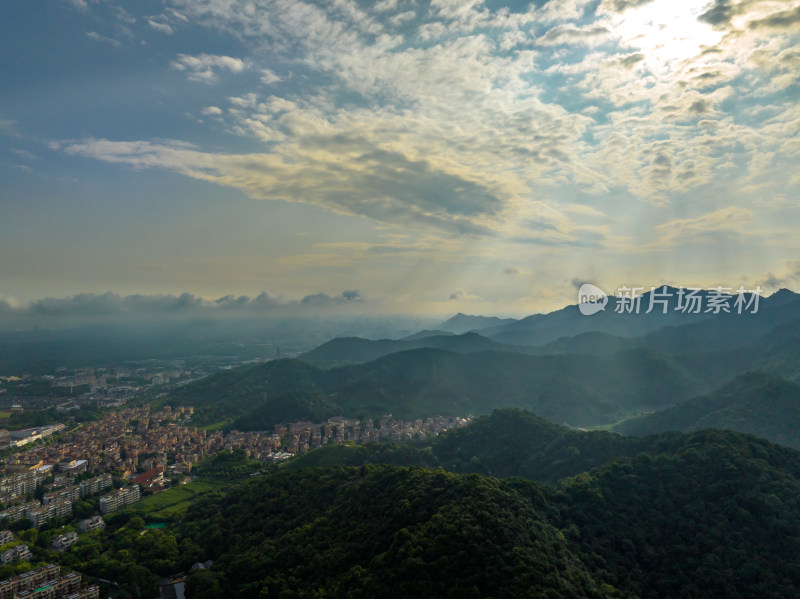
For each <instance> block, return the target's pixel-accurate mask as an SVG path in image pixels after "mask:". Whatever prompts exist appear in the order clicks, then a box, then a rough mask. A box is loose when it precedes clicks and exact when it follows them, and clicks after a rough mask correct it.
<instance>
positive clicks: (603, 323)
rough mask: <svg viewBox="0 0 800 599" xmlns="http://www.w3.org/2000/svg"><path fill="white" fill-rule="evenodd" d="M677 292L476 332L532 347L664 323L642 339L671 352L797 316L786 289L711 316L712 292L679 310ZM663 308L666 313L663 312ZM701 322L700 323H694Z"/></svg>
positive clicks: (798, 307) (748, 334)
mask: <svg viewBox="0 0 800 599" xmlns="http://www.w3.org/2000/svg"><path fill="white" fill-rule="evenodd" d="M679 294H680V290H679V289H677V288H675V287H669V286H662V287H659V288H657V289H656V290H655V291H648V292H646V293H644V294H642V295H641V296H640V299H639V300H638V301H639V309H638V312H637V311H636V309H634V310H632V312H631V313H621V312H618V309H619V310H621V309H622V305H623V302H622V300H620V299H619V298H617V297H614V296H609V297H608V303H607V305H606V306H605V309H604V310H601V311H599V312H597V313H595V314H592V315H590V316H585V315H583V314H582V313H581V311H580V310H579V308H578V305H571V306H566V307H565V308H562V309H560V310H556V311H554V312H550V313H549V314H533V315H531V316H528V317H526V318H523V319H521V320H518V321H516V322H513V323H509V324H504V325H499V326H493V327H491V328H484V329H482V330H481V331H480V332H481V334H482V335H484V336H486V337H489V338H491V339H494V340H495V341H499V342H501V343H507V344H510V345H527V346H531V345H544V344H546V343H549V342H551V341H555V340H556V339H559V338H561V337H573V336H575V335H580V334H582V333H588V332H600V333H608V334H611V335H616V336H619V337H628V338H634V337H641V336H644V335H648V334H651V333H655V332H656V331H659V330H660V329H664V328H665V327H668V328H673V329H681V330H680V331H675V332H674V334H673V335H670V334H669V333H665V334H663V335H661V336H658V334H656V335H657V336H656V337H654V338H653V339H651V340H649V341H645V343H644V344H645V345H649V346H650V347H655V348H657V349H659V351H665V352H672V351H680V349H681V347H684V348H685V347H694V348H698V347H703V348H706V347H710V346H712V345H713V344H714V342H715V341H718V340H721V339H726V338H728V337H729V336H733V337H738V338H739V339H742V340H747V339H748V338H752V337H753V335H754V334H755V335H760V334H763V333H765V332H767V331H769V330H770V329H772V328H774V327H775V326H777V325H779V324H781V323H784V322H787V321H789V320H793V319H796V318H800V294H796V293H794V292H792V291H789V290H781V291H779V292H776V293H774V294H773V295H771V296H769V297H766V298H760V299H759V304H758V311H757V312H756V313H755V314H753V313H751V312H752V310H753V307H751V308H750V309H749V310H744V309H743V312H744V313H743V314H738V313H737V310H736V308H735V304H734V301H735V296H734V300H733V301H731V302H730V303H729V306H728V309H729V310H730V313H726V312H725V311H720V312H719V313H718V314H714V313H713V310H712V312H711V313H709V312H707V311H706V310H707V309H708V307H709V306H710V303H709V302H710V301H711V298H712V297H713V296H714V295H715V294H714V293H713V292H709V291H707V290H703V291H701V292H700V293H698V294H697V295H698V297H699V298H700V301H701V304H700V312H699V313H694V312H693V311H691V310H687V311H686V312H684V311H682V310H681V309H679V307H680V306H682V305H685V304H686V300H685V296H684V297H683V299H681V296H680V295H679ZM745 297H747V298H749V297H750V296H747V295H746V296H745ZM651 301H652V309H651ZM661 302H665V303H661ZM743 308H744V306H743ZM664 309H666V313H663V312H664ZM701 323H703V326H701V327H697V326H696V325H699V324H701ZM693 327H694V328H693ZM754 331H755V332H754ZM670 337H674V339H675V341H674V342H672V341H671V340H670ZM690 338H691V339H692V341H699V342H700V345H693V344H691V343H687V344H686V345H683V343H686V342H687V341H688V339H690ZM676 343H677V344H678V345H677V346H676Z"/></svg>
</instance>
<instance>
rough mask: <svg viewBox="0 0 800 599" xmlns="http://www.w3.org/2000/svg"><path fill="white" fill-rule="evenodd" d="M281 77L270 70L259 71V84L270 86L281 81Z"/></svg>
mask: <svg viewBox="0 0 800 599" xmlns="http://www.w3.org/2000/svg"><path fill="white" fill-rule="evenodd" d="M281 80H282V79H281V77H280V76H278V75H276V74H275V72H274V71H272V70H271V69H261V83H263V84H265V85H272V84H273V83H278V81H281Z"/></svg>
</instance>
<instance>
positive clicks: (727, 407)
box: [614, 372, 800, 449]
mask: <svg viewBox="0 0 800 599" xmlns="http://www.w3.org/2000/svg"><path fill="white" fill-rule="evenodd" d="M703 428H719V429H731V430H735V431H740V432H744V433H750V434H753V435H757V436H759V437H764V438H765V439H769V440H770V441H773V442H774V443H779V444H781V445H787V446H789V447H794V448H795V449H800V385H798V384H796V383H792V382H789V381H786V380H784V379H781V378H778V377H775V376H772V375H769V374H766V373H761V372H756V373H750V374H745V375H742V376H739V377H737V378H736V379H734V380H733V381H731V382H730V383H728V384H727V385H725V386H724V387H722V388H721V389H719V390H718V391H714V392H713V393H708V394H706V395H702V396H700V397H696V398H693V399H690V400H688V401H684V402H681V403H680V404H678V405H677V406H674V407H672V408H667V409H666V410H662V411H660V412H656V413H653V414H648V415H646V416H641V417H638V418H630V419H628V420H625V421H624V422H622V423H620V424H618V425H617V426H615V427H614V430H616V431H617V432H620V433H623V434H629V435H649V434H652V433H660V432H662V431H667V430H675V431H692V430H698V429H703Z"/></svg>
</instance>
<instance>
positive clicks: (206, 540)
mask: <svg viewBox="0 0 800 599" xmlns="http://www.w3.org/2000/svg"><path fill="white" fill-rule="evenodd" d="M678 439H679V441H678V442H675V443H674V444H673V445H674V446H673V447H672V448H671V451H670V452H668V453H660V452H659V451H658V449H657V448H654V449H653V450H652V451H644V452H639V453H638V454H636V455H635V456H633V457H618V458H614V459H611V460H610V461H608V462H607V463H606V464H604V465H603V466H602V467H600V468H597V469H593V470H592V471H590V472H585V473H582V474H579V475H578V476H575V477H572V478H567V479H564V480H563V481H562V482H561V483H560V484H559V485H558V486H557V487H549V486H546V485H542V484H540V483H536V482H532V481H525V480H522V479H518V478H516V479H496V478H491V477H484V476H481V475H474V474H473V475H457V474H450V473H446V472H444V471H440V470H430V469H428V470H425V469H418V468H411V469H409V468H403V467H396V466H364V467H360V468H335V467H334V468H330V467H329V468H305V469H297V470H285V471H282V472H279V473H277V474H274V475H271V476H269V477H267V478H266V479H264V480H263V481H259V482H256V483H253V484H252V485H251V486H247V487H245V488H244V489H240V490H237V492H236V493H232V494H228V495H225V496H222V497H218V498H210V499H207V500H205V501H202V502H200V503H199V504H198V505H196V506H195V507H193V508H191V509H190V510H189V512H188V513H187V515H186V517H185V519H184V521H183V523H182V524H180V525H179V527H178V531H179V532H180V534H181V535H182V536H185V537H188V538H190V539H191V540H192V543H196V544H197V545H199V546H200V547H201V549H202V553H203V557H206V558H210V559H214V560H215V566H214V568H213V569H212V571H210V572H204V573H200V574H194V575H192V576H191V577H190V579H189V589H190V591H191V592H192V593H195V592H196V593H198V594H197V595H194V594H193V595H192V596H193V597H240V596H261V597H279V596H280V597H283V596H297V597H312V596H319V595H318V594H315V593H318V592H319V589H323V588H324V589H325V590H326V593H327V594H326V596H333V597H339V596H354V597H374V596H382V597H383V596H386V597H409V596H419V597H422V596H424V597H630V598H644V597H648V598H659V599H660V598H664V599H667V598H671V597H692V598H693V599H705V598H709V599H710V598H712V597H738V598H744V599H750V598H752V599H756V598H758V599H762V598H764V597H796V596H798V593H800V567H798V565H797V562H796V558H797V555H798V554H800V553H799V552H800V499H798V498H800V478H799V477H800V454H798V453H797V452H795V451H793V450H790V449H786V448H780V447H777V446H774V445H771V444H770V443H768V442H766V441H761V440H758V439H755V438H753V437H748V436H745V435H740V434H737V433H723V432H714V431H708V432H706V431H703V432H701V433H695V434H694V435H691V436H683V435H677V436H674V437H673V441H675V440H678Z"/></svg>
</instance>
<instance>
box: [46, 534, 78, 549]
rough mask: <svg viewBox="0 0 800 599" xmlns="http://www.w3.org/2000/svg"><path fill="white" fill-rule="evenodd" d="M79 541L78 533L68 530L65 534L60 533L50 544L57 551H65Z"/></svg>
mask: <svg viewBox="0 0 800 599" xmlns="http://www.w3.org/2000/svg"><path fill="white" fill-rule="evenodd" d="M77 542H78V533H77V532H68V533H65V534H63V535H58V536H57V537H56V538H55V539H53V541H52V542H51V543H50V546H51V547H52V548H53V549H55V550H56V551H65V550H66V549H68V548H69V547H70V546H72V545H74V544H75V543H77Z"/></svg>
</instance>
